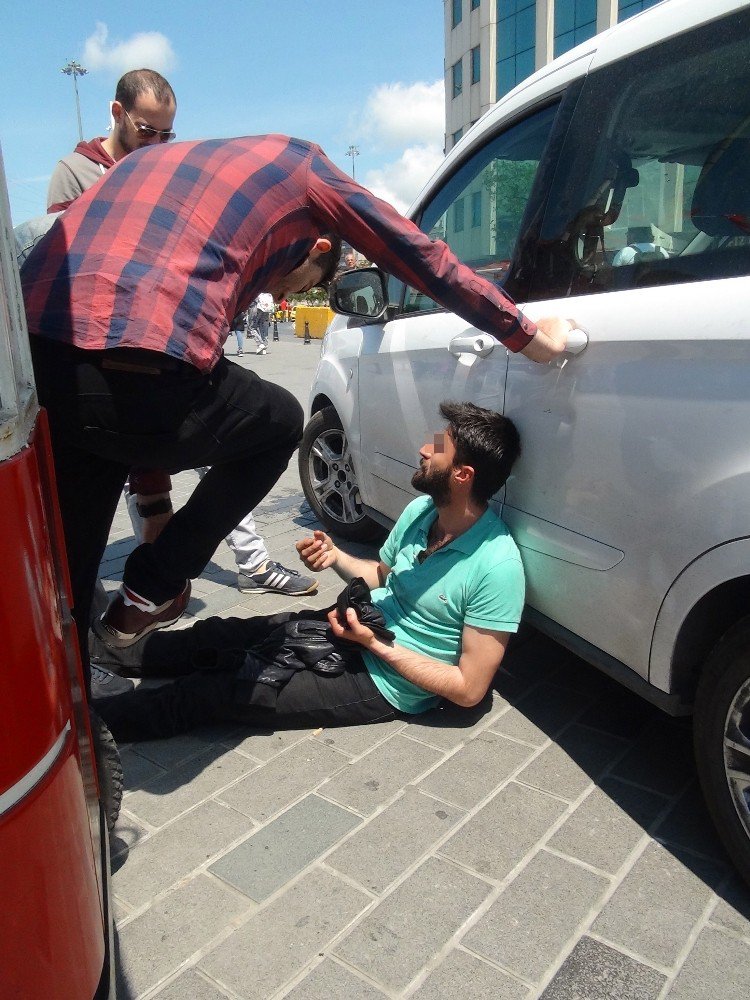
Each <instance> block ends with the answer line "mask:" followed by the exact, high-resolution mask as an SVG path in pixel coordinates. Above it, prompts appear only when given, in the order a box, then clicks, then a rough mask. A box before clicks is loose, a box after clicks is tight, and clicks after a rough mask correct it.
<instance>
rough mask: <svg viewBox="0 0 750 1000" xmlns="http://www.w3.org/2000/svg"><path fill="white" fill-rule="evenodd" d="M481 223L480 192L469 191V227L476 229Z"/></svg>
mask: <svg viewBox="0 0 750 1000" xmlns="http://www.w3.org/2000/svg"><path fill="white" fill-rule="evenodd" d="M481 225H482V192H481V191H472V192H471V228H472V229H478V228H479V227H480V226H481Z"/></svg>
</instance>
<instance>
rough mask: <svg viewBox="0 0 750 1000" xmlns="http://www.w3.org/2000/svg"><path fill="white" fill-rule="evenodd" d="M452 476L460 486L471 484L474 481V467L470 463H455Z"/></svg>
mask: <svg viewBox="0 0 750 1000" xmlns="http://www.w3.org/2000/svg"><path fill="white" fill-rule="evenodd" d="M453 477H454V479H455V480H456V482H457V483H458V484H459V485H460V486H469V487H470V486H471V484H472V483H473V482H474V467H473V466H472V465H456V466H454V469H453Z"/></svg>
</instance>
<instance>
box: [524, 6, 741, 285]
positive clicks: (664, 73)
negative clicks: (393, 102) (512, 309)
mask: <svg viewBox="0 0 750 1000" xmlns="http://www.w3.org/2000/svg"><path fill="white" fill-rule="evenodd" d="M748 65H750V14H748V12H747V11H745V12H744V13H741V14H738V15H735V16H734V17H730V18H726V19H723V20H722V21H721V22H720V23H714V24H710V25H707V26H704V27H702V28H700V29H697V30H696V31H693V32H689V33H686V34H685V35H681V36H679V37H677V38H675V39H671V40H669V41H668V42H665V43H662V44H659V45H656V46H653V47H652V48H650V49H648V50H646V51H643V52H639V53H637V54H636V55H634V56H630V57H629V58H627V59H624V60H622V61H621V62H620V63H617V64H616V65H614V66H610V67H605V68H604V69H602V70H600V71H598V72H596V73H593V74H592V75H591V76H590V78H589V79H588V80H587V81H586V82H585V84H584V86H583V89H582V91H581V96H580V99H579V103H578V105H577V107H576V110H575V113H574V116H573V121H572V124H571V128H570V131H569V132H568V135H567V137H566V139H565V143H564V146H563V149H562V152H561V156H560V161H559V165H558V169H557V173H556V176H555V180H554V182H553V185H552V190H551V192H550V198H549V201H548V208H547V214H546V218H545V220H544V222H543V225H542V230H541V238H540V245H539V250H538V256H537V265H536V268H535V272H536V273H535V278H534V282H533V291H532V297H533V298H546V297H550V296H553V295H568V294H576V295H580V294H585V293H595V292H601V291H612V290H618V289H624V288H635V287H644V286H648V285H657V284H658V285H661V284H671V283H676V282H683V281H700V280H705V279H708V278H721V277H732V276H735V275H743V274H749V273H750V88H748V86H747V66H748Z"/></svg>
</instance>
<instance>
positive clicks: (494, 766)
mask: <svg viewBox="0 0 750 1000" xmlns="http://www.w3.org/2000/svg"><path fill="white" fill-rule="evenodd" d="M533 752H534V751H533V750H531V749H530V748H529V747H524V746H522V745H521V744H520V743H514V742H513V741H512V740H507V739H505V738H504V737H502V736H497V735H496V734H495V733H480V734H479V735H478V736H475V737H474V738H473V739H471V740H469V742H468V743H467V744H466V746H464V747H462V748H461V749H460V750H458V751H457V752H456V753H455V754H454V755H453V756H452V757H450V758H449V759H448V760H446V761H445V763H444V764H442V765H441V766H440V767H439V768H437V769H436V770H435V771H433V772H432V773H431V774H428V775H427V777H426V778H424V779H423V780H422V781H421V782H420V784H419V787H420V788H421V789H422V790H423V791H425V792H428V793H430V794H432V795H436V796H437V797H438V798H440V799H445V800H446V801H448V802H453V803H455V804H456V805H459V806H464V807H465V808H467V809H471V808H472V807H473V806H475V805H477V804H478V803H479V802H481V800H482V799H483V798H486V796H487V795H489V794H490V792H491V791H492V790H493V789H494V788H497V786H498V785H500V784H502V783H503V781H505V780H506V779H507V778H509V777H510V775H511V774H513V772H514V771H516V770H517V769H518V768H519V767H520V766H521V765H522V764H523V762H524V761H526V760H528V759H529V757H530V756H531V755H532V753H533Z"/></svg>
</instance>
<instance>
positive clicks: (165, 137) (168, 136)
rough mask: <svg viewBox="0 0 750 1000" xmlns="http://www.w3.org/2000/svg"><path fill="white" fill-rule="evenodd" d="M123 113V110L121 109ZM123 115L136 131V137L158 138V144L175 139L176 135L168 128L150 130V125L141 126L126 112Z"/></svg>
mask: <svg viewBox="0 0 750 1000" xmlns="http://www.w3.org/2000/svg"><path fill="white" fill-rule="evenodd" d="M122 110H123V111H125V108H123V109H122ZM125 114H126V115H127V116H128V121H129V122H130V124H131V125H132V126H133V128H134V129H135V130H136V132H137V133H138V135H142V136H144V137H145V138H147V139H153V138H154V136H155V135H158V136H159V142H171V141H172V139H174V138H176V136H177V133H176V132H172V130H171V129H168V128H152V127H151V126H150V125H141V124H140V122H134V121H133V119H132V118H131V117H130V115H129V114H128V112H127V111H125Z"/></svg>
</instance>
